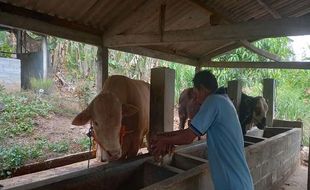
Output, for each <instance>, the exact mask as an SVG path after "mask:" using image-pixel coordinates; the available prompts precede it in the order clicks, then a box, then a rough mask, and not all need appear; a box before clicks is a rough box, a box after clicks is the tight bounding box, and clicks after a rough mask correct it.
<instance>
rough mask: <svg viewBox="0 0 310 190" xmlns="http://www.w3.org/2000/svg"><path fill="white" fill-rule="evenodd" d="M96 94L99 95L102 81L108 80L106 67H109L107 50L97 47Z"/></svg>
mask: <svg viewBox="0 0 310 190" xmlns="http://www.w3.org/2000/svg"><path fill="white" fill-rule="evenodd" d="M96 63H97V81H96V86H97V93H100V92H101V90H102V87H103V84H104V81H105V80H106V79H107V78H108V76H109V73H108V71H109V70H108V65H109V49H108V48H106V47H102V46H98V50H97V62H96Z"/></svg>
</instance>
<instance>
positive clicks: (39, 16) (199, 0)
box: [0, 0, 310, 68]
mask: <svg viewBox="0 0 310 190" xmlns="http://www.w3.org/2000/svg"><path fill="white" fill-rule="evenodd" d="M309 13H310V1H309V0H269V1H267V0H66V1H63V0H52V1H46V0H27V1H25V0H0V25H5V26H12V27H17V28H23V29H28V30H32V31H36V32H41V33H45V34H49V35H54V36H58V37H63V38H67V39H71V40H75V41H81V42H86V43H89V44H94V45H100V46H106V47H108V48H112V49H117V50H122V51H126V52H131V53H137V54H141V55H146V56H150V57H156V58H160V59H164V60H169V61H175V62H179V63H184V64H188V65H193V66H212V64H213V63H212V62H211V58H213V57H215V56H217V55H220V54H222V53H225V52H227V51H230V50H232V49H235V48H237V47H240V46H246V45H250V46H251V44H249V43H248V42H249V41H250V42H251V41H255V40H258V39H261V38H265V37H277V36H289V35H306V34H310V26H309V24H308V23H310V14H309ZM252 48H255V47H252ZM258 51H260V50H258ZM263 53H264V52H263ZM265 53H266V52H265ZM267 54H268V52H267ZM267 56H268V55H267ZM269 56H270V55H269ZM275 60H276V61H278V60H277V59H275ZM294 65H295V66H296V64H294ZM298 65H300V64H298ZM245 67H247V66H245ZM249 67H250V66H249ZM302 68H310V66H309V65H303V66H302Z"/></svg>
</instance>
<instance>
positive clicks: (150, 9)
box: [103, 0, 164, 39]
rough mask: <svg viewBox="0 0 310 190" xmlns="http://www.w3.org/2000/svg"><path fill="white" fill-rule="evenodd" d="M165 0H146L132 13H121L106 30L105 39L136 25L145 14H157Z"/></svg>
mask: <svg viewBox="0 0 310 190" xmlns="http://www.w3.org/2000/svg"><path fill="white" fill-rule="evenodd" d="M163 2H164V0H151V1H145V2H144V3H143V4H141V5H140V6H139V7H137V9H136V10H134V11H132V13H131V14H130V15H120V16H119V17H118V18H117V19H115V21H114V24H113V25H112V26H110V27H109V28H108V30H107V31H105V32H104V34H103V37H104V39H107V38H109V37H110V36H112V35H114V34H119V33H121V32H123V31H124V30H126V29H128V28H129V27H130V26H132V25H135V24H136V23H137V22H139V21H141V20H142V19H143V18H144V17H145V15H150V14H155V13H156V11H157V10H158V7H160V5H161V4H162V3H163Z"/></svg>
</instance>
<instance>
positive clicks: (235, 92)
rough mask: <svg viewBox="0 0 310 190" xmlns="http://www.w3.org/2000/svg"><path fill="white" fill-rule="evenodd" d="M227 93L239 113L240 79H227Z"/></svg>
mask: <svg viewBox="0 0 310 190" xmlns="http://www.w3.org/2000/svg"><path fill="white" fill-rule="evenodd" d="M227 93H228V96H229V98H230V99H231V100H232V102H233V104H234V106H235V108H236V110H237V112H238V113H239V106H240V102H241V93H242V82H241V81H240V80H232V81H228V88H227Z"/></svg>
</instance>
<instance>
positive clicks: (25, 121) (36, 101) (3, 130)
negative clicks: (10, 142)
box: [0, 91, 55, 141]
mask: <svg viewBox="0 0 310 190" xmlns="http://www.w3.org/2000/svg"><path fill="white" fill-rule="evenodd" d="M0 102H2V103H3V104H4V105H5V110H4V111H3V112H2V113H1V114H0V141H1V139H3V138H4V137H6V136H16V135H21V134H24V133H30V132H31V131H32V129H33V127H34V125H35V124H34V118H36V117H38V116H42V117H47V116H48V115H49V113H50V112H52V111H53V110H54V109H55V108H54V107H53V105H51V104H49V103H48V101H46V100H43V99H40V98H38V97H37V96H35V95H33V94H32V93H28V92H22V93H14V94H9V93H6V92H4V91H0Z"/></svg>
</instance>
